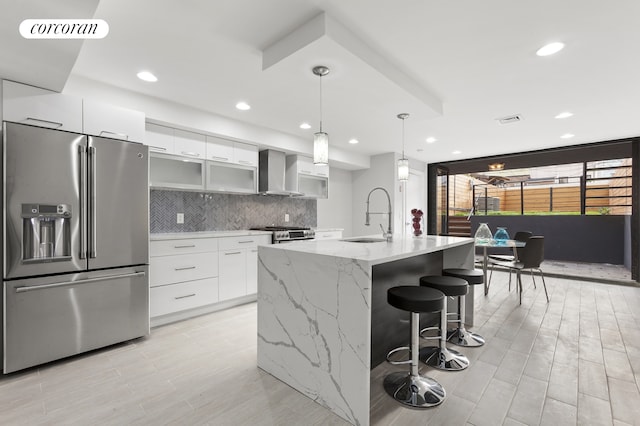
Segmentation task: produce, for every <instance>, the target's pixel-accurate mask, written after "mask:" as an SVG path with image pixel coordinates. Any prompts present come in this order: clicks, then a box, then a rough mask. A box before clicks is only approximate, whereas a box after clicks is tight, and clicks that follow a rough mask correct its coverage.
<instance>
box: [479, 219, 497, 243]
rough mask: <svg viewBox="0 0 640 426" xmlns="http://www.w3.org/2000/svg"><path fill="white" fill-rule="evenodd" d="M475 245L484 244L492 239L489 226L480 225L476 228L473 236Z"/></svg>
mask: <svg viewBox="0 0 640 426" xmlns="http://www.w3.org/2000/svg"><path fill="white" fill-rule="evenodd" d="M475 239H476V243H481V244H486V243H488V242H489V241H491V240H492V239H493V234H492V233H491V229H489V225H487V224H486V223H481V224H480V226H478V229H477V230H476V234H475Z"/></svg>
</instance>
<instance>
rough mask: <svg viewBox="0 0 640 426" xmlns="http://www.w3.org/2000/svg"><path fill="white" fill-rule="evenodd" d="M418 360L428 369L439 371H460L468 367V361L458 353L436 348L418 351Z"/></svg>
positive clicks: (429, 347)
mask: <svg viewBox="0 0 640 426" xmlns="http://www.w3.org/2000/svg"><path fill="white" fill-rule="evenodd" d="M420 359H421V360H422V361H423V362H424V363H425V364H427V365H428V366H430V367H433V368H437V369H439V370H447V371H460V370H464V369H465V368H467V367H468V366H469V359H468V358H467V357H466V356H464V355H463V354H461V353H460V352H458V351H455V350H453V349H448V348H446V347H445V348H439V347H437V346H427V347H424V348H422V349H420Z"/></svg>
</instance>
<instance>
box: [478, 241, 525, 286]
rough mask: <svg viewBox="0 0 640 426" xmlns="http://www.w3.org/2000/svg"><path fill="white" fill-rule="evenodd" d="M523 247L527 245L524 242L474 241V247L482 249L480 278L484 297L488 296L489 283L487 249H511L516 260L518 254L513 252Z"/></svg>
mask: <svg viewBox="0 0 640 426" xmlns="http://www.w3.org/2000/svg"><path fill="white" fill-rule="evenodd" d="M525 245H527V243H526V242H524V241H516V240H495V239H493V238H492V239H490V240H479V239H476V241H475V246H476V247H482V254H483V257H482V276H483V278H484V295H485V296H486V295H487V294H489V282H488V280H487V267H488V263H489V255H488V249H490V248H512V249H513V255H514V256H515V258H516V259H517V258H518V253H517V251H516V250H515V249H516V248H518V247H524V246H525Z"/></svg>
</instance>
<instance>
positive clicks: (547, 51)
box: [536, 42, 564, 56]
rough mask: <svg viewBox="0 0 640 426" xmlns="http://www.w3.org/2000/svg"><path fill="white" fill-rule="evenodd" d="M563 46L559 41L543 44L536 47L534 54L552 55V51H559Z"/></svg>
mask: <svg viewBox="0 0 640 426" xmlns="http://www.w3.org/2000/svg"><path fill="white" fill-rule="evenodd" d="M563 48H564V43H560V42H554V43H549V44H547V45H545V46H542V47H541V48H540V49H538V51H537V52H536V55H538V56H549V55H553V54H554V53H558V52H559V51H561V50H562V49H563Z"/></svg>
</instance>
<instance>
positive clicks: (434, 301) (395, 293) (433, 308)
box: [387, 285, 445, 312]
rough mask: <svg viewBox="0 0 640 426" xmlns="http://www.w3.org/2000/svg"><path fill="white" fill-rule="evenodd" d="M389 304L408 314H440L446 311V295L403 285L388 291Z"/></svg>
mask: <svg viewBox="0 0 640 426" xmlns="http://www.w3.org/2000/svg"><path fill="white" fill-rule="evenodd" d="M387 302H388V303H389V304H390V305H391V306H393V307H395V308H398V309H402V310H403V311H408V312H439V311H441V310H442V309H444V306H445V299H444V294H443V293H442V292H441V291H438V290H436V289H433V288H428V287H419V286H417V285H401V286H397V287H392V288H390V289H389V290H388V291H387Z"/></svg>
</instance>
